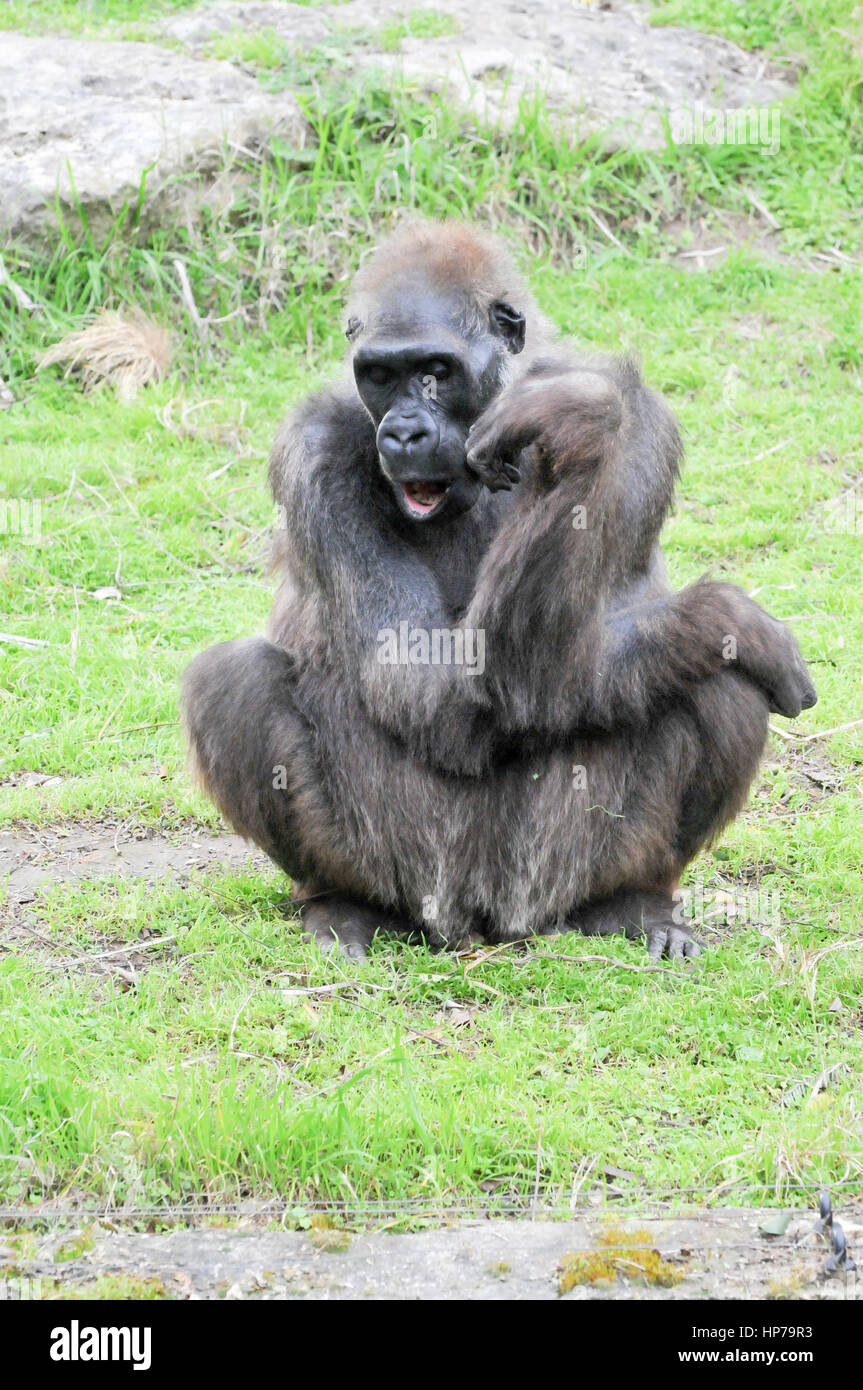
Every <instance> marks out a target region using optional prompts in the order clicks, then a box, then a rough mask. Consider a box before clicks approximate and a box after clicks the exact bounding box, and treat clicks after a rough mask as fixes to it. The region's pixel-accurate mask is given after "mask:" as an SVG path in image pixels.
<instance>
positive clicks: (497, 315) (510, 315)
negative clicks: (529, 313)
mask: <svg viewBox="0 0 863 1390" xmlns="http://www.w3.org/2000/svg"><path fill="white" fill-rule="evenodd" d="M489 316H490V318H491V326H492V328H493V329H494V331H495V333H499V334H500V336H501V338H503V340H504V342H505V343H506V346H507V350H508V351H509V352H513V353H515V352H521V350H522V348H523V347H524V314H520V313H519V312H518V309H513V307H512V305H511V304H507V302H506V300H504V299H498V300H496V302H495V303H494V304H492V306H491V309H490V310H489Z"/></svg>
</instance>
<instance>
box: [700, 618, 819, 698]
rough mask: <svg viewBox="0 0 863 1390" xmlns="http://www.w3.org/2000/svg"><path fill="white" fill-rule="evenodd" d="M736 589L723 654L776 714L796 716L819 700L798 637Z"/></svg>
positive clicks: (724, 639)
mask: <svg viewBox="0 0 863 1390" xmlns="http://www.w3.org/2000/svg"><path fill="white" fill-rule="evenodd" d="M734 592H735V599H734V605H733V609H734V611H733V615H732V618H731V622H730V623H729V631H728V633H727V634H725V636H724V638H723V647H724V650H723V656H724V658H725V659H726V660H728V661H736V663H737V665H738V666H739V667H740V670H741V671H742V672H743V673H744V674H745V675H747V676H748V677H749V679H750V680H752V681H753V682H754V683H755V684H756V685H757V686H758V687H759V688H760V689H761V690H762V691H763V693H764V696H765V698H766V700H767V703H768V705H769V706H770V710H771V712H772V713H773V714H784V715H786V716H787V718H789V719H796V718H797V715H798V714H799V713H800V711H801V710H803V709H810V708H811V707H812V705H814V704H815V703H816V701H817V699H818V696H817V695H816V693H815V686H814V685H813V684H812V679H811V677H810V675H809V671H808V669H807V666H806V663H805V661H804V660H803V656H802V654H801V651H800V647H799V645H798V642H797V638H796V637H795V636H794V633H793V632H792V631H791V629H790V628H789V627H786V625H785V623H782V622H780V621H779V619H778V618H773V617H771V615H770V614H769V613H767V612H765V610H764V609H763V608H762V607H761V606H760V605H759V604H757V603H755V602H754V601H753V600H752V599H750V598H749V597H748V596H747V595H746V594H743V593H741V592H740V591H734Z"/></svg>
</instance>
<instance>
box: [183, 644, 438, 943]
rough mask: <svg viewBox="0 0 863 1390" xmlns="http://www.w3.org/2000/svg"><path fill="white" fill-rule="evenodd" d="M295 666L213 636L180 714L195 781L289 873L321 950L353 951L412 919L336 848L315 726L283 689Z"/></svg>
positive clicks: (288, 687) (275, 652) (281, 654)
mask: <svg viewBox="0 0 863 1390" xmlns="http://www.w3.org/2000/svg"><path fill="white" fill-rule="evenodd" d="M293 680H294V668H293V664H292V662H291V659H290V657H289V656H288V654H287V653H286V652H285V651H283V650H282V648H281V647H277V646H275V645H274V644H273V643H272V642H268V641H265V640H264V639H262V638H248V639H245V640H242V641H236V642H222V643H220V645H219V646H217V647H211V648H210V650H209V651H206V652H203V653H202V654H201V655H200V656H199V657H197V658H196V659H195V661H193V663H192V665H191V666H190V667H189V669H188V671H187V673H186V677H185V683H184V698H183V705H184V716H185V723H186V732H187V736H188V741H189V747H190V750H191V754H192V757H193V760H194V764H195V770H196V772H197V776H198V780H199V781H200V783H201V785H202V786H203V788H204V790H205V791H206V792H207V794H208V795H209V796H210V797H211V798H212V800H213V801H214V802H215V803H216V805H217V806H218V808H219V810H220V811H221V813H222V815H223V816H224V817H225V819H226V820H227V821H228V823H229V824H230V825H232V826H233V827H234V829H235V830H237V831H238V832H239V834H241V835H244V836H245V837H246V839H248V840H252V841H253V842H254V843H255V844H256V845H259V846H260V848H261V849H262V850H263V851H264V853H265V854H267V855H269V857H270V859H272V860H273V862H274V863H275V864H278V865H279V867H280V868H281V869H284V871H285V873H287V874H289V875H290V877H291V878H292V879H293V880H294V889H293V894H292V901H293V903H295V904H299V905H300V907H301V909H302V912H303V924H304V928H305V932H306V935H307V936H308V937H309V938H310V939H311V940H313V941H315V942H316V943H317V944H318V945H319V946H320V947H321V949H322V950H326V951H329V950H332V948H333V947H334V946H338V947H340V949H341V950H342V951H343V952H344V954H345V955H347V956H349V957H351V958H352V959H362V958H364V956H365V954H366V949H367V947H368V946H369V944H370V942H371V940H372V937H373V936H374V934H375V932H376V931H377V930H378V929H384V930H387V931H390V932H397V933H399V934H402V935H410V934H411V930H412V929H411V925H410V923H408V922H406V921H402V920H401V919H400V918H398V917H396V916H395V915H394V914H393V913H391V912H386V911H384V910H382V909H381V910H379V909H377V908H375V907H373V906H371V905H370V904H369V903H368V902H366V901H364V899H363V890H362V887H361V885H359V884H358V883H357V882H356V881H355V880H354V878H353V875H352V872H351V866H350V865H348V864H347V863H346V862H345V861H344V859H343V857H342V856H341V855H340V854H339V849H338V846H339V840H340V838H341V837H340V836H339V833H338V829H337V828H336V827H334V825H333V824H331V823H330V819H329V816H328V807H327V803H326V801H325V794H324V786H323V783H324V782H325V777H324V774H323V771H322V769H321V767H320V766H319V762H318V759H317V758H316V756H315V738H314V731H313V730H312V729H311V728H310V727H309V726H308V724H307V723H306V721H305V720H304V719H303V718H302V716H301V714H300V713H299V711H298V709H297V707H296V704H295V702H294V699H293V696H292V687H293Z"/></svg>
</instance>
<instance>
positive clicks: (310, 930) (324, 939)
mask: <svg viewBox="0 0 863 1390" xmlns="http://www.w3.org/2000/svg"><path fill="white" fill-rule="evenodd" d="M303 930H304V933H305V935H306V937H307V938H308V940H309V941H313V942H314V943H315V945H316V946H318V947H319V949H320V950H321V951H324V952H330V951H338V952H339V953H340V954H341V955H343V956H347V957H348V959H349V960H365V959H366V954H367V952H368V948H369V946H370V945H371V944H372V940H373V938H374V935H375V933H376V932H378V931H385V932H396V933H400V932H407V931H408V930H409V928H408V926H407V924H406V923H402V922H401V921H400V920H399V919H397V918H395V917H393V915H392V914H391V913H389V912H384V911H382V910H381V909H380V908H374V907H369V906H367V905H366V904H365V903H361V902H357V901H356V899H353V898H343V897H342V896H341V895H340V894H339V893H324V894H322V895H321V896H320V897H316V898H313V899H311V900H309V901H307V902H306V903H305V904H304V905H303Z"/></svg>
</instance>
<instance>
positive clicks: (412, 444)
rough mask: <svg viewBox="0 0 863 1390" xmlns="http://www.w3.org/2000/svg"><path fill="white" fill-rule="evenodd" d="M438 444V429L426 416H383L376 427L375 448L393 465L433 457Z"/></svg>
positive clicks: (422, 461)
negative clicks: (384, 417)
mask: <svg viewBox="0 0 863 1390" xmlns="http://www.w3.org/2000/svg"><path fill="white" fill-rule="evenodd" d="M439 444H440V430H439V429H438V428H437V426H436V424H435V423H434V421H433V420H431V419H429V418H428V417H426V418H423V417H422V416H401V417H400V418H399V419H396V420H390V419H386V420H384V421H383V422H382V423H381V427H380V429H379V430H378V452H379V453H380V455H381V457H382V458H383V459H384V460H385V462H386V463H389V464H391V465H392V466H393V467H398V466H399V465H403V464H405V463H410V464H417V463H427V462H428V461H429V460H430V459H432V458H434V456H435V454H436V453H437V449H438V445H439Z"/></svg>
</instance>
